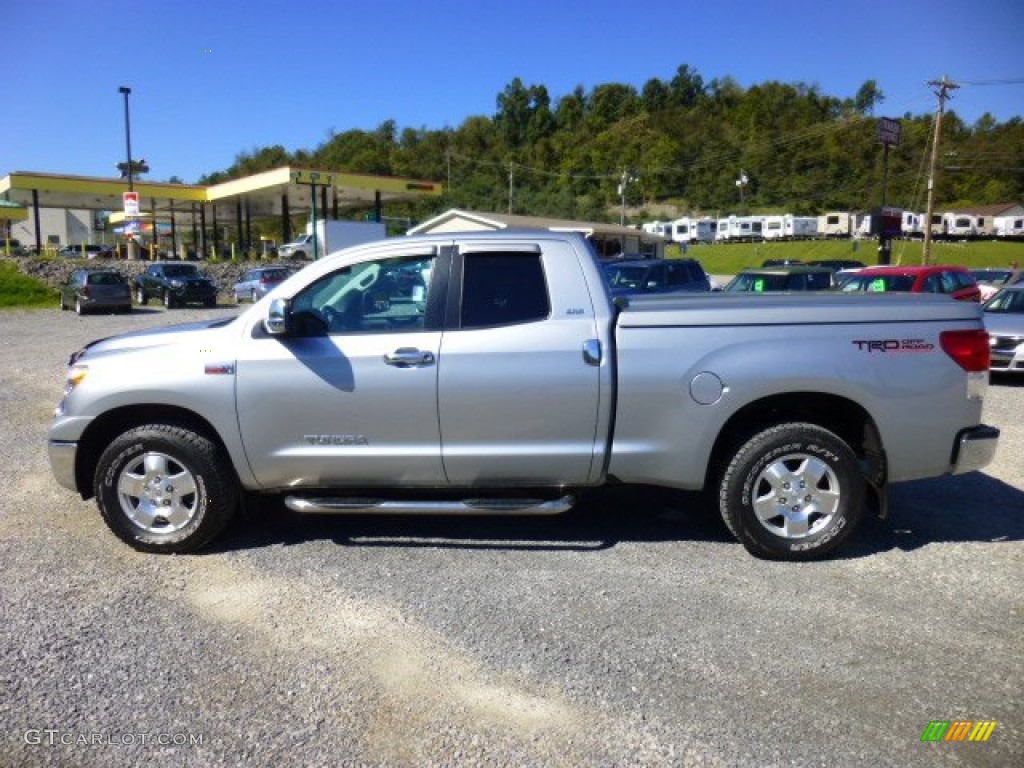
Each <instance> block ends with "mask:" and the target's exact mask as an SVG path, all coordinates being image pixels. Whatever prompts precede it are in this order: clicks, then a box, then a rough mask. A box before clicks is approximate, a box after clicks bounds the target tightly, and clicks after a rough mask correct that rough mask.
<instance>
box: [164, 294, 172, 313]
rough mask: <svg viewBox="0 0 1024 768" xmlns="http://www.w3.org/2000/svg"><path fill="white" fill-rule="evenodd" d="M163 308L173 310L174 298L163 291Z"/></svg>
mask: <svg viewBox="0 0 1024 768" xmlns="http://www.w3.org/2000/svg"><path fill="white" fill-rule="evenodd" d="M164 306H165V307H166V308H167V309H174V297H173V296H172V295H171V292H170V291H164Z"/></svg>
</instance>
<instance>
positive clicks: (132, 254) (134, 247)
mask: <svg viewBox="0 0 1024 768" xmlns="http://www.w3.org/2000/svg"><path fill="white" fill-rule="evenodd" d="M117 90H118V93H121V94H123V95H124V143H125V151H126V152H127V154H128V163H127V168H128V191H129V192H134V191H135V186H134V184H133V183H132V124H131V120H130V119H129V117H128V96H129V94H130V93H131V92H132V89H131V88H129V87H128V86H127V85H122V86H121V87H120V88H118V89H117ZM123 226H124V229H125V232H124V234H125V236H126V237H125V240H126V243H125V248H127V251H128V252H127V257H128V259H129V261H134V260H135V259H137V258H138V257H139V250H138V244H137V243H136V242H135V238H134V237H128V236H127V235H128V228H129V226H130V221H129V219H128V217H127V216H125V218H124V225H123ZM153 226H154V227H156V222H155V221H154V222H153Z"/></svg>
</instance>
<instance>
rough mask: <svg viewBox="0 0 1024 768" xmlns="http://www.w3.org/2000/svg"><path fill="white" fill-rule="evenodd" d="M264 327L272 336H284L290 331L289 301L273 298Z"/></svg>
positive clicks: (264, 320)
mask: <svg viewBox="0 0 1024 768" xmlns="http://www.w3.org/2000/svg"><path fill="white" fill-rule="evenodd" d="M263 329H264V330H265V331H266V332H267V333H269V334H270V335H271V336H284V335H285V334H286V333H287V332H288V302H287V301H286V300H284V299H273V300H272V301H271V302H270V309H268V310H267V316H266V317H265V318H264V319H263Z"/></svg>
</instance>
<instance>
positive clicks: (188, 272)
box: [134, 262, 217, 309]
mask: <svg viewBox="0 0 1024 768" xmlns="http://www.w3.org/2000/svg"><path fill="white" fill-rule="evenodd" d="M134 283H135V300H136V301H137V302H138V303H139V304H145V303H146V302H148V301H149V299H150V298H151V297H153V298H159V299H160V300H161V301H163V303H164V306H165V307H167V308H168V309H171V308H172V307H177V306H181V305H183V304H202V305H203V306H204V307H215V306H217V284H216V283H215V282H214V281H213V280H212V279H210V278H209V277H207V276H206V275H204V274H203V273H202V272H200V271H199V268H198V267H197V266H196V265H195V264H183V263H181V262H168V263H165V262H158V263H156V264H151V265H150V266H149V269H147V270H146V271H145V272H143V273H142V274H141V275H137V276H136V277H135V280H134Z"/></svg>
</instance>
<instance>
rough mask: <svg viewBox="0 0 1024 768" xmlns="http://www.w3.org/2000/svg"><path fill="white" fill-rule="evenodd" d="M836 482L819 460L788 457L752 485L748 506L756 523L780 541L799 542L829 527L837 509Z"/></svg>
mask: <svg viewBox="0 0 1024 768" xmlns="http://www.w3.org/2000/svg"><path fill="white" fill-rule="evenodd" d="M840 496H841V494H840V488H839V480H838V478H837V477H836V473H835V472H834V471H833V470H832V468H831V467H830V466H829V465H828V464H826V463H825V462H824V461H822V460H821V459H819V458H817V457H815V456H809V455H807V454H803V453H794V454H788V455H785V456H780V457H779V458H777V459H775V460H774V461H772V463H770V464H768V465H767V466H766V467H765V468H764V469H763V470H762V471H761V473H760V474H759V475H758V476H757V479H756V480H755V481H754V486H753V494H752V496H751V502H752V506H753V510H754V514H755V515H756V516H757V520H758V522H760V523H761V525H762V526H764V528H765V529H766V530H768V531H770V532H771V533H773V534H775V535H776V536H780V537H782V538H784V539H802V538H805V537H807V536H811V535H814V534H816V533H817V532H818V531H820V530H822V529H823V528H824V527H825V526H827V525H828V524H829V522H830V521H831V520H832V517H833V515H835V514H836V511H837V509H838V508H839V501H840Z"/></svg>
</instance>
